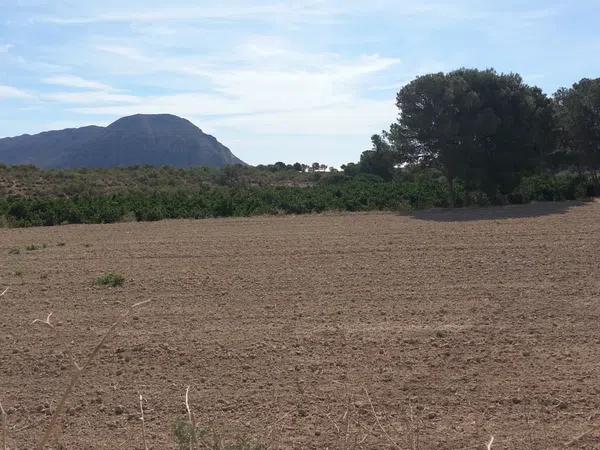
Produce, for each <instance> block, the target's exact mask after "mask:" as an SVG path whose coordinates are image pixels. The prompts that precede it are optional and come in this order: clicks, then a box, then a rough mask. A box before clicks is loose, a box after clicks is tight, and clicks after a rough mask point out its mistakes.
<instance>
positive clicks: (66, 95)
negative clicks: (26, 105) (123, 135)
mask: <svg viewBox="0 0 600 450" xmlns="http://www.w3.org/2000/svg"><path fill="white" fill-rule="evenodd" d="M42 98H43V99H44V100H50V101H56V102H60V103H70V104H82V105H90V104H94V105H98V104H120V103H128V104H137V103H140V98H139V97H136V96H133V95H124V94H113V93H111V92H103V91H87V92H55V93H51V94H45V95H43V96H42Z"/></svg>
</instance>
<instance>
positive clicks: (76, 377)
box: [34, 300, 152, 450]
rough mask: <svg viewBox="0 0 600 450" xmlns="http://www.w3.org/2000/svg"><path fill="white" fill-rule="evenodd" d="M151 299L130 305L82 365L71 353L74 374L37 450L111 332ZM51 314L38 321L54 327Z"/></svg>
mask: <svg viewBox="0 0 600 450" xmlns="http://www.w3.org/2000/svg"><path fill="white" fill-rule="evenodd" d="M151 301H152V300H146V301H143V302H139V303H136V304H134V305H132V306H130V307H129V309H128V310H127V311H125V312H124V313H123V314H122V315H121V316H120V317H119V318H118V319H117V321H116V322H115V323H113V324H112V326H111V327H110V328H109V329H108V331H107V332H106V333H105V334H104V336H103V337H102V339H101V340H100V342H99V343H98V345H96V347H94V349H93V350H92V352H91V353H90V354H89V355H88V357H87V358H86V360H85V362H84V363H83V365H82V366H79V365H78V364H77V362H76V361H75V359H74V358H73V356H72V355H71V363H72V365H73V375H72V376H71V380H70V381H69V384H68V385H67V389H66V390H65V392H64V393H63V395H62V397H61V398H60V401H59V402H58V406H57V407H56V410H55V411H54V413H53V414H52V417H51V419H50V424H49V425H48V428H47V429H46V432H45V433H44V436H43V437H42V440H41V441H40V443H39V444H38V445H37V446H36V450H43V449H44V447H45V446H46V445H47V444H48V443H49V441H50V438H51V437H52V432H53V431H54V428H55V427H56V425H57V423H58V420H59V419H60V417H61V416H62V414H63V412H64V409H65V405H66V403H67V400H68V399H69V397H70V396H71V393H72V392H73V389H74V388H75V386H76V384H77V382H78V381H79V379H80V378H81V375H82V374H83V373H84V372H85V371H86V370H87V369H88V367H90V365H91V363H92V362H93V360H94V358H95V357H96V355H97V354H98V352H99V351H100V349H101V348H102V347H103V346H104V344H105V343H106V341H107V340H108V338H109V337H110V336H111V334H112V333H113V332H114V330H115V329H116V328H117V327H118V326H119V325H120V324H121V323H122V322H123V321H124V320H125V319H126V318H127V317H128V316H129V315H130V314H131V312H132V311H133V310H134V309H136V308H138V307H140V306H144V305H146V304H148V303H150V302H151ZM51 315H52V313H50V314H49V315H48V318H47V319H46V322H43V321H41V320H39V319H36V320H37V321H38V322H42V323H46V324H47V325H49V326H50V327H51V328H54V326H53V325H52V324H51V323H50V316H51ZM35 322H36V321H34V323H35Z"/></svg>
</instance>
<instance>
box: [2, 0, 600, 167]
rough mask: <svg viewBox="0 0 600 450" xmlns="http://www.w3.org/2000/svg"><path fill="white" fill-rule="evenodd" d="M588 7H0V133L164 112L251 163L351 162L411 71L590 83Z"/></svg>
mask: <svg viewBox="0 0 600 450" xmlns="http://www.w3.org/2000/svg"><path fill="white" fill-rule="evenodd" d="M599 24H600V2H599V1H598V0H578V1H566V0H563V1H559V0H544V1H542V0H529V1H525V0H503V1H491V0H490V1H483V0H479V1H475V0H454V1H447V0H431V1H430V0H423V1H416V0H363V1H358V0H297V1H292V0H287V1H284V0H253V1H233V0H221V1H218V2H216V1H203V0H198V1H183V0H170V1H150V0H143V1H142V0H119V1H116V0H102V1H99V0H86V1H81V0H0V137H2V136H13V135H18V134H22V133H33V132H39V131H43V130H48V129H61V128H67V127H75V126H82V125H87V124H98V125H107V124H109V123H111V122H112V121H114V120H115V119H117V118H119V117H121V116H124V115H129V114H134V113H138V112H140V113H172V114H176V115H179V116H182V117H185V118H188V119H190V120H191V121H192V122H194V123H195V124H196V125H198V126H199V127H200V128H202V129H203V130H204V131H205V132H208V133H211V134H213V135H215V136H216V137H217V138H218V139H219V140H220V141H221V142H223V143H224V144H225V145H227V146H228V147H230V148H231V149H232V150H233V152H234V153H236V154H237V155H238V156H239V157H240V158H242V159H244V160H245V161H248V162H250V163H253V164H256V163H269V162H275V161H279V160H281V161H285V162H295V161H301V162H307V163H310V162H313V161H319V162H322V163H327V164H330V165H339V164H342V163H344V162H348V161H356V160H357V159H358V158H359V155H360V153H361V152H362V151H363V150H365V149H367V148H368V147H369V145H370V141H369V140H370V136H371V135H372V134H373V133H376V132H379V131H380V130H381V129H383V128H387V127H388V126H389V124H390V123H391V122H393V121H394V120H395V117H396V114H397V111H396V109H395V106H394V99H395V94H396V92H397V91H398V90H399V88H400V87H401V86H402V85H403V84H404V83H406V82H408V81H410V80H411V79H412V78H414V77H415V76H416V75H419V74H424V73H429V72H437V71H449V70H452V69H455V68H458V67H461V66H465V67H477V68H487V67H494V68H496V69H497V70H499V71H502V72H510V71H512V72H519V73H520V74H521V75H522V76H523V77H524V79H525V81H526V82H528V83H530V84H536V85H538V86H540V87H541V88H543V89H544V91H545V92H547V93H549V94H551V93H553V92H554V91H555V90H556V89H557V88H558V87H561V86H569V85H571V84H572V83H574V82H575V81H578V80H579V79H581V78H583V77H589V78H596V77H599V76H600V58H598V55H599V54H600V32H599Z"/></svg>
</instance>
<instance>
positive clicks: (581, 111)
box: [554, 78, 600, 191]
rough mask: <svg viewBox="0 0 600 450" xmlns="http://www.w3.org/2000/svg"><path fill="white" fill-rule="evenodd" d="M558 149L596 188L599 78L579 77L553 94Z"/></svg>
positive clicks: (599, 146) (599, 147)
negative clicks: (586, 175) (558, 128)
mask: <svg viewBox="0 0 600 450" xmlns="http://www.w3.org/2000/svg"><path fill="white" fill-rule="evenodd" d="M554 101H555V105H556V112H557V117H558V121H559V124H560V129H561V149H562V150H563V152H564V154H565V155H566V156H567V157H569V160H571V161H572V162H573V163H575V164H576V165H577V166H578V167H579V169H580V170H581V171H586V172H588V173H589V174H590V175H591V177H592V180H593V182H594V185H595V189H596V190H597V191H599V190H600V78H596V79H595V80H590V79H583V80H581V81H580V82H579V83H576V84H574V85H573V87H572V88H570V89H564V88H563V89H560V90H559V91H558V92H557V93H556V94H554Z"/></svg>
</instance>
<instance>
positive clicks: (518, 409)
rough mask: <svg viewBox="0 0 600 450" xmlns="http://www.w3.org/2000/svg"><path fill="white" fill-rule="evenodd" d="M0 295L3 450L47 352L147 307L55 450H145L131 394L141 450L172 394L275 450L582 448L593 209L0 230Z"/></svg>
mask: <svg viewBox="0 0 600 450" xmlns="http://www.w3.org/2000/svg"><path fill="white" fill-rule="evenodd" d="M31 244H34V245H37V246H40V248H39V249H37V250H26V249H25V247H26V246H28V245H31ZM44 244H45V245H46V247H45V248H44V247H43V245H44ZM63 244H64V245H63ZM17 247H18V248H20V253H19V254H14V251H12V252H11V249H13V248H17ZM107 272H116V273H120V274H123V275H124V276H125V277H126V278H127V281H126V283H125V285H124V286H123V287H122V288H114V289H113V288H103V287H98V286H95V285H94V281H95V279H96V278H97V277H98V276H100V275H103V274H105V273H107ZM5 286H8V287H9V288H10V289H9V291H8V292H7V293H6V295H5V296H4V297H2V298H0V339H1V341H0V401H2V404H3V405H4V407H5V409H7V410H8V412H9V416H8V417H9V427H10V429H11V435H10V441H9V444H10V445H11V447H10V448H15V447H13V443H14V442H18V443H19V444H20V445H19V446H17V447H16V448H20V449H24V448H31V447H32V445H33V442H34V440H35V439H36V438H37V437H38V436H40V434H41V432H42V431H43V430H44V428H45V427H46V425H47V424H48V418H49V413H50V411H51V410H52V409H53V408H54V406H55V405H56V401H57V399H58V397H59V396H60V393H61V392H62V390H63V389H64V386H65V384H66V380H67V378H68V374H69V370H70V369H69V367H70V366H69V360H68V358H67V357H66V355H65V353H64V352H65V351H66V350H71V351H72V352H73V353H75V354H76V355H77V359H78V360H79V361H83V359H84V358H83V356H84V354H85V353H86V352H89V351H90V350H91V349H92V348H93V347H94V345H95V344H96V343H97V342H98V340H99V339H100V337H101V335H102V334H103V332H104V331H105V330H106V329H107V328H108V327H109V326H110V324H111V323H112V322H113V321H114V320H115V319H116V317H117V316H118V315H119V314H120V313H121V312H122V311H124V310H125V308H126V307H127V305H130V304H132V303H134V302H138V301H142V300H146V299H154V302H153V303H152V304H150V305H148V306H146V307H144V308H142V309H139V310H137V311H136V312H135V313H134V315H133V316H132V317H131V318H130V319H128V320H127V321H126V323H124V324H123V326H122V327H120V328H119V329H118V332H117V333H116V335H115V336H114V338H113V339H112V340H111V341H110V342H109V343H108V345H107V346H106V347H105V349H103V350H102V351H101V353H100V354H99V356H98V358H97V360H96V362H95V363H94V365H93V367H92V368H91V370H90V371H89V372H88V373H87V374H86V375H85V376H84V378H83V379H82V380H81V383H80V385H79V386H78V387H77V389H76V390H75V394H74V396H73V399H72V401H71V402H70V404H69V410H68V414H67V415H66V417H65V420H64V431H63V434H62V436H61V438H60V439H61V441H62V442H63V444H64V446H65V447H66V448H69V449H84V448H85V449H87V448H90V449H91V448H102V449H119V448H123V449H142V448H143V444H142V437H141V425H140V421H139V420H138V416H139V412H138V393H141V394H143V396H144V398H145V399H146V411H145V415H146V421H147V427H148V441H149V443H150V447H151V448H153V449H167V448H176V441H175V438H174V436H173V427H174V424H175V422H176V420H177V419H178V418H180V417H185V406H184V393H185V389H186V386H188V385H190V386H192V390H191V401H192V405H193V407H194V410H195V413H196V418H197V419H198V421H199V422H201V423H202V424H203V425H206V426H207V427H211V428H212V429H214V430H218V431H219V432H220V433H222V434H223V435H224V436H227V437H232V438H235V437H238V436H244V437H248V438H254V439H256V440H258V441H260V442H263V443H265V444H269V445H271V448H286V449H287V448H298V449H300V448H306V449H308V448H311V449H325V448H330V449H337V448H394V445H393V444H392V441H394V442H395V443H396V444H397V447H396V448H402V449H404V448H407V449H412V448H420V449H434V448H435V449H463V448H464V449H485V447H486V442H488V441H489V439H490V436H491V435H493V436H494V437H495V441H494V445H493V447H492V448H493V449H551V448H564V447H565V444H566V443H568V442H570V441H572V442H570V448H587V449H591V448H596V449H597V448H600V430H599V429H596V430H595V431H594V427H598V426H599V425H600V333H599V323H600V322H599V320H600V202H595V203H590V204H586V205H576V204H545V205H534V206H524V207H508V208H501V209H490V210H479V211H478V210H473V211H456V212H426V213H422V214H418V215H417V216H416V217H407V216H398V215H394V214H358V215H325V216H301V217H274V218H252V219H239V220H204V221H185V220H180V221H165V222H157V223H141V224H138V223H124V224H115V225H89V226H63V227H55V228H36V229H20V230H0V292H1V291H2V290H3V287H5ZM49 312H53V313H54V314H53V317H52V320H53V322H54V323H55V325H56V328H55V330H52V329H50V328H48V327H44V326H42V325H40V324H35V325H33V324H32V321H33V320H34V319H36V318H39V319H44V318H45V316H46V315H47V313H49ZM367 393H368V395H367ZM370 400H371V401H372V405H373V408H372V407H371V403H370ZM373 410H374V411H375V413H374V412H373ZM375 417H377V419H376V418H375ZM382 429H383V430H385V432H386V434H387V436H386V434H384V432H383V431H382ZM577 438H579V439H577Z"/></svg>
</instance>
